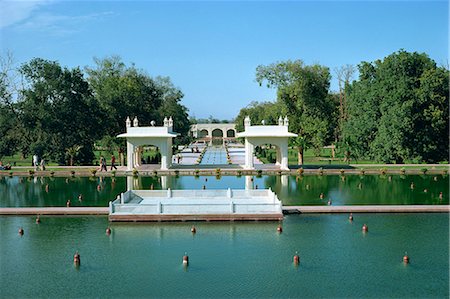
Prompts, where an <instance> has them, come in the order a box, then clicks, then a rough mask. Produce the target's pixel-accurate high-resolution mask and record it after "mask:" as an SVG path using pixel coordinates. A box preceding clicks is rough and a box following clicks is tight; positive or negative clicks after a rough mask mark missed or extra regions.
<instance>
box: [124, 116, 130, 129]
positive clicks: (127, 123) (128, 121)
mask: <svg viewBox="0 0 450 299" xmlns="http://www.w3.org/2000/svg"><path fill="white" fill-rule="evenodd" d="M125 125H126V127H127V128H129V127H131V120H130V117H129V116H127V120H126V121H125Z"/></svg>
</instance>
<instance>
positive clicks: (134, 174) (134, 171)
mask: <svg viewBox="0 0 450 299" xmlns="http://www.w3.org/2000/svg"><path fill="white" fill-rule="evenodd" d="M132 173H133V176H138V175H139V171H137V169H136V168H134V169H133V172H132Z"/></svg>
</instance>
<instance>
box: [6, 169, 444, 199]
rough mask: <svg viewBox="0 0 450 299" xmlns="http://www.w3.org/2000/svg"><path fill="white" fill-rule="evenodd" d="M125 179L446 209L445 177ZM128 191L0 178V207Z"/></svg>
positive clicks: (137, 185)
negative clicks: (264, 190) (434, 205)
mask: <svg viewBox="0 0 450 299" xmlns="http://www.w3.org/2000/svg"><path fill="white" fill-rule="evenodd" d="M128 180H129V182H128V186H131V187H132V188H133V189H151V188H153V189H167V188H172V189H202V188H203V186H205V188H206V189H225V188H228V187H230V188H234V189H244V188H272V190H274V191H275V192H276V193H277V195H278V197H279V199H280V200H281V201H282V202H283V204H284V205H326V204H327V202H328V200H329V199H330V198H331V200H332V203H333V205H370V204H383V205H389V204H449V177H448V176H445V177H444V176H441V175H437V176H432V175H426V176H420V175H408V176H399V175H393V176H378V175H365V176H358V175H347V176H345V177H341V176H338V175H329V176H318V175H311V176H310V175H307V176H303V177H297V176H275V175H274V176H262V177H256V176H254V177H251V176H241V177H237V176H221V177H214V176H200V177H194V176H180V177H176V176H162V177H137V178H131V177H128ZM411 184H413V188H411ZM126 190H127V178H125V177H117V178H110V177H107V178H98V177H95V178H94V177H75V178H50V177H34V178H27V177H11V178H10V177H0V207H43V206H65V205H66V202H67V200H68V199H70V200H71V203H72V206H107V205H108V202H109V201H110V200H113V199H114V198H115V197H116V196H117V195H118V194H120V193H121V192H124V191H126ZM440 192H442V199H440V196H439V193H440ZM321 193H323V194H324V197H323V199H320V194H321ZM80 194H82V200H81V201H79V200H78V197H79V195H80Z"/></svg>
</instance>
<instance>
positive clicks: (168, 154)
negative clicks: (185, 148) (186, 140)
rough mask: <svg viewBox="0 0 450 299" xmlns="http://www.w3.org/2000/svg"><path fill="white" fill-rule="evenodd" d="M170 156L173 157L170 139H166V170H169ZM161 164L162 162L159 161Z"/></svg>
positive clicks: (170, 164)
mask: <svg viewBox="0 0 450 299" xmlns="http://www.w3.org/2000/svg"><path fill="white" fill-rule="evenodd" d="M172 156H173V152H172V138H171V137H169V138H167V159H166V161H167V164H166V165H167V168H170V167H171V166H172ZM161 164H162V161H161Z"/></svg>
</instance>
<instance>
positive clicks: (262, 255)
mask: <svg viewBox="0 0 450 299" xmlns="http://www.w3.org/2000/svg"><path fill="white" fill-rule="evenodd" d="M127 180H128V182H127ZM411 184H412V185H413V188H411ZM127 185H128V186H127ZM203 186H205V188H207V189H223V188H227V187H231V188H236V189H244V188H269V187H270V188H272V189H273V190H274V191H275V192H276V193H277V194H278V196H279V198H280V199H281V200H282V202H283V204H284V205H326V204H327V201H328V199H329V198H332V201H333V205H365V204H449V200H448V197H449V177H448V176H441V175H436V176H433V175H424V176H420V175H411V176H398V175H393V176H378V175H365V176H358V175H346V176H344V177H341V176H338V175H334V176H333V175H330V176H318V175H305V176H303V177H297V176H261V177H257V176H241V177H238V176H221V177H214V176H200V177H193V176H179V177H176V176H163V177H137V178H132V177H128V178H125V177H117V178H111V177H106V178H98V177H75V178H58V177H55V178H50V177H34V178H29V177H0V206H1V207H26V206H36V207H37V206H40V207H43V206H65V204H66V201H67V200H68V199H71V201H72V205H73V206H107V204H108V202H109V201H110V200H112V199H113V198H115V196H116V195H117V194H119V193H121V192H123V191H126V190H127V188H134V189H151V188H153V189H166V188H172V189H201V188H203ZM440 192H442V193H443V196H442V199H440V198H439V193H440ZM320 193H324V198H323V199H320V198H319V195H320ZM79 194H82V195H83V199H82V201H78V196H79ZM41 220H42V222H41V223H40V224H36V223H35V217H28V216H0V237H1V243H0V297H1V298H9V297H20V298H23V297H25V298H36V297H53V298H79V297H101V298H110V297H115V298H117V297H126V298H129V297H165V298H180V297H183V298H187V297H203V298H212V297H228V298H236V297H239V298H242V297H246V298H261V297H264V298H265V297H284V298H300V297H304V298H317V297H321V298H331V297H332V298H336V297H352V298H386V297H396V298H411V297H416V298H425V297H426V298H448V296H449V283H448V282H449V214H448V213H418V214H401V213H399V214H355V215H354V221H353V222H350V221H349V220H348V215H345V214H315V215H314V214H313V215H311V214H304V215H285V217H284V220H283V223H282V225H283V232H282V233H281V234H279V233H277V231H276V227H277V226H278V223H277V222H219V223H215V222H179V223H109V222H108V219H107V217H104V216H91V217H50V216H42V217H41ZM364 223H366V224H368V226H369V232H368V233H363V232H362V231H361V226H362V225H363V224H364ZM192 225H195V226H196V228H197V233H196V234H195V235H193V234H192V233H191V232H190V228H191V226H192ZM108 226H111V228H112V234H111V235H109V236H108V235H106V234H105V229H106V227H108ZM19 227H23V229H24V231H25V234H24V235H23V236H20V235H19V234H18V228H19ZM76 251H79V253H80V255H81V266H80V267H79V268H75V267H74V265H73V262H72V259H73V254H74V253H75V252H76ZM296 251H298V253H299V255H300V265H299V266H298V267H296V266H294V265H293V263H292V257H293V255H294V254H295V252H296ZM405 251H406V252H407V253H408V255H409V256H410V258H411V263H410V264H408V265H405V264H403V262H402V257H403V255H404V254H405ZM185 252H187V254H188V255H189V259H190V264H189V266H188V267H187V268H185V267H183V265H182V263H181V259H182V256H183V255H184V254H185Z"/></svg>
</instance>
